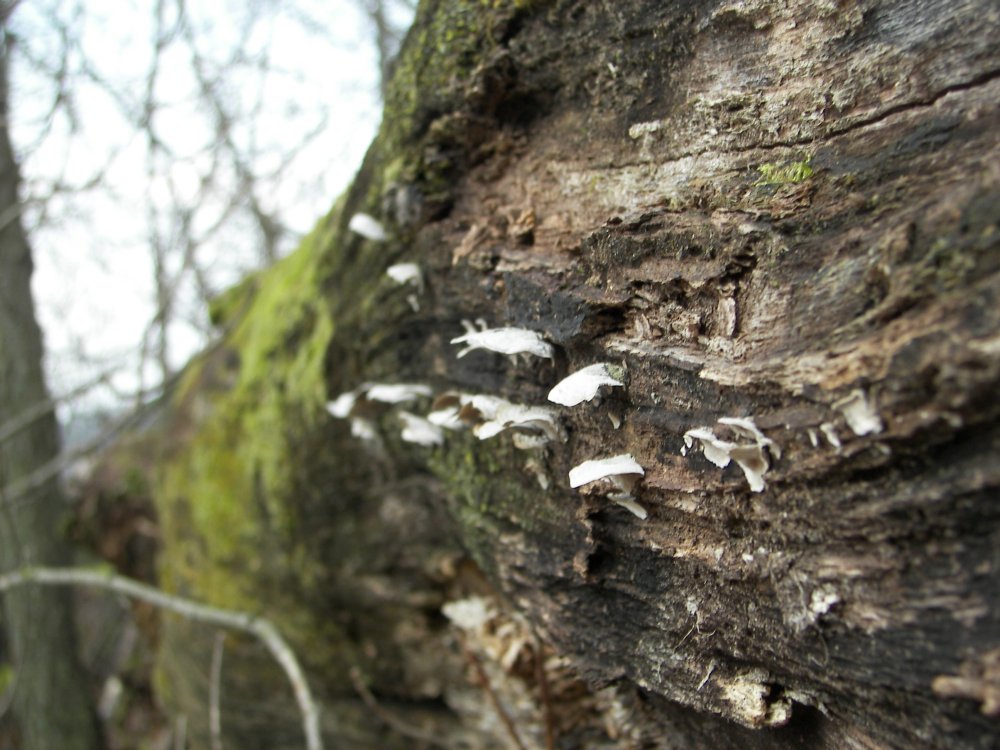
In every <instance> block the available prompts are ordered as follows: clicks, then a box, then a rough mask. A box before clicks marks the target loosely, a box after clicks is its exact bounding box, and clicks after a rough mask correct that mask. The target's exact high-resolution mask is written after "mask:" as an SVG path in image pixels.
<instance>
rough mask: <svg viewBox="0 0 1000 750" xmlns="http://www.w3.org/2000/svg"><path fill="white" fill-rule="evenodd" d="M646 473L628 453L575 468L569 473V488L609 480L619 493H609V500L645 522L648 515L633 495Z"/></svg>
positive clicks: (593, 460)
mask: <svg viewBox="0 0 1000 750" xmlns="http://www.w3.org/2000/svg"><path fill="white" fill-rule="evenodd" d="M645 474H646V471H645V469H643V468H642V466H640V465H639V462H638V461H636V460H635V458H634V457H633V456H631V455H630V454H628V453H625V454H622V455H619V456H611V457H610V458H599V459H592V460H590V461H584V462H583V463H582V464H580V465H579V466H574V467H573V468H572V469H570V472H569V486H570V487H572V488H574V489H576V488H578V487H582V486H583V485H585V484H590V483H591V482H597V481H599V480H607V481H609V482H611V483H612V484H613V485H614V486H615V488H616V489H617V492H611V493H608V499H609V500H611V501H613V502H615V503H617V504H618V505H621V506H622V507H623V508H626V509H627V510H629V511H630V512H631V513H633V514H635V515H636V516H638V517H639V518H641V519H643V520H645V518H646V516H647V513H646V509H645V508H643V507H642V506H641V505H639V503H637V502H635V496H634V495H633V494H632V492H633V490H635V487H636V485H637V484H638V483H639V479H640V478H641V477H643V476H645Z"/></svg>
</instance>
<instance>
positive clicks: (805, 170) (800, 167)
mask: <svg viewBox="0 0 1000 750" xmlns="http://www.w3.org/2000/svg"><path fill="white" fill-rule="evenodd" d="M810 162H811V160H810V159H804V160H803V161H796V162H791V163H789V164H761V165H760V166H759V167H757V171H758V172H759V173H760V179H759V180H757V182H755V183H754V184H755V185H757V186H758V187H759V186H763V185H798V184H799V183H800V182H805V181H806V180H808V179H809V178H810V177H812V176H813V173H814V170H813V168H812V164H811V163H810Z"/></svg>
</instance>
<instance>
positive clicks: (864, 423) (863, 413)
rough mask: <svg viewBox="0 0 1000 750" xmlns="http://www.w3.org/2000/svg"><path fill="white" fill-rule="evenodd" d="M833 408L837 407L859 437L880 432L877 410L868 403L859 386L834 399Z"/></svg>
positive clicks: (881, 426) (880, 423) (880, 421)
mask: <svg viewBox="0 0 1000 750" xmlns="http://www.w3.org/2000/svg"><path fill="white" fill-rule="evenodd" d="M833 408H834V409H838V410H839V411H840V412H841V413H842V414H843V415H844V420H845V421H846V422H847V426H848V427H850V428H851V430H853V431H854V434H855V435H857V436H859V437H860V436H861V435H870V434H878V433H879V432H882V428H883V425H882V420H881V418H880V417H879V415H878V412H876V411H875V409H873V408H872V406H871V404H869V403H868V397H867V396H866V395H865V392H864V391H862V390H861V389H860V388H856V389H855V390H853V391H852V392H851V393H850V395H848V396H846V397H845V398H842V399H840V400H839V401H835V402H834V404H833Z"/></svg>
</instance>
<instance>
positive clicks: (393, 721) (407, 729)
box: [348, 667, 453, 748]
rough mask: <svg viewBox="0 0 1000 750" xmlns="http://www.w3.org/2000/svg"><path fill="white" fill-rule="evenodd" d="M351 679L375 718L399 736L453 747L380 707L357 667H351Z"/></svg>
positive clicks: (438, 745) (436, 745)
mask: <svg viewBox="0 0 1000 750" xmlns="http://www.w3.org/2000/svg"><path fill="white" fill-rule="evenodd" d="M348 674H349V675H350V677H351V683H352V684H353V685H354V690H355V691H356V692H357V694H358V695H359V696H360V697H361V700H362V702H363V703H364V704H365V706H367V707H368V710H369V711H371V712H372V713H373V714H375V716H377V717H378V719H379V720H380V721H382V722H383V723H384V724H385V725H386V726H388V727H389V728H390V729H392V730H393V731H394V732H396V733H397V734H401V735H403V736H404V737H409V738H410V739H412V740H417V741H419V742H424V743H426V744H428V745H434V746H435V747H447V748H450V747H453V745H452V744H451V743H450V742H445V741H444V740H441V739H439V738H438V737H437V736H436V735H433V734H431V733H430V732H425V731H424V730H422V729H420V728H419V727H415V726H413V725H412V724H409V723H408V722H405V721H403V720H402V719H400V718H399V717H397V716H393V715H392V713H390V712H389V711H386V710H385V709H384V708H382V706H380V705H379V703H378V701H377V700H376V699H375V696H374V695H372V691H371V690H369V689H368V686H367V685H365V682H364V680H363V679H362V678H361V672H360V670H359V669H358V668H357V667H351V671H350V672H349V673H348Z"/></svg>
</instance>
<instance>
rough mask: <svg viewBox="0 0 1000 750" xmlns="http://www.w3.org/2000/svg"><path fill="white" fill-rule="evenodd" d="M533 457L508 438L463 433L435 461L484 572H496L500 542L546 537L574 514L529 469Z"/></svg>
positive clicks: (455, 515) (468, 543) (463, 535)
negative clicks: (510, 535) (517, 534)
mask: <svg viewBox="0 0 1000 750" xmlns="http://www.w3.org/2000/svg"><path fill="white" fill-rule="evenodd" d="M529 455H530V454H528V453H526V452H524V451H519V450H517V449H516V448H514V447H513V445H512V444H511V443H510V439H509V438H508V437H506V436H500V437H497V438H493V439H490V440H485V441H483V440H478V439H476V438H475V437H473V436H472V435H471V434H469V433H463V434H456V435H453V436H449V442H448V444H447V446H446V447H445V448H442V449H440V450H438V451H435V453H434V454H433V456H432V457H431V459H430V461H429V465H430V468H431V470H432V471H433V472H434V474H435V475H437V477H438V478H439V479H440V480H441V481H442V482H443V483H444V484H445V486H446V487H447V489H448V495H449V497H450V498H452V504H451V514H452V516H453V518H454V519H455V520H456V522H457V523H458V525H459V527H460V529H461V538H462V542H463V544H465V545H466V546H467V547H468V548H469V551H470V552H471V553H472V555H473V557H474V558H475V559H476V561H477V563H479V564H480V566H482V567H484V569H487V570H489V568H490V567H491V564H492V563H491V560H492V559H493V558H494V557H495V549H496V544H497V542H496V540H497V538H498V537H499V536H500V535H501V534H503V533H504V531H505V530H507V529H515V528H516V529H518V530H523V531H525V532H527V533H529V534H534V535H544V533H545V529H547V528H549V527H551V528H553V529H554V528H559V527H560V526H559V525H560V524H563V527H565V523H566V519H567V517H568V516H570V515H572V513H573V507H572V506H571V505H570V504H567V503H564V502H560V501H561V500H565V498H562V497H561V493H557V492H552V491H548V492H546V491H543V490H542V489H541V488H540V487H539V485H538V483H537V479H536V478H535V477H534V476H533V475H532V474H531V473H530V472H528V471H527V470H526V469H524V468H523V467H524V464H525V462H526V461H527V459H528V457H529ZM550 480H551V481H552V482H553V484H555V480H554V479H552V478H550Z"/></svg>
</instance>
